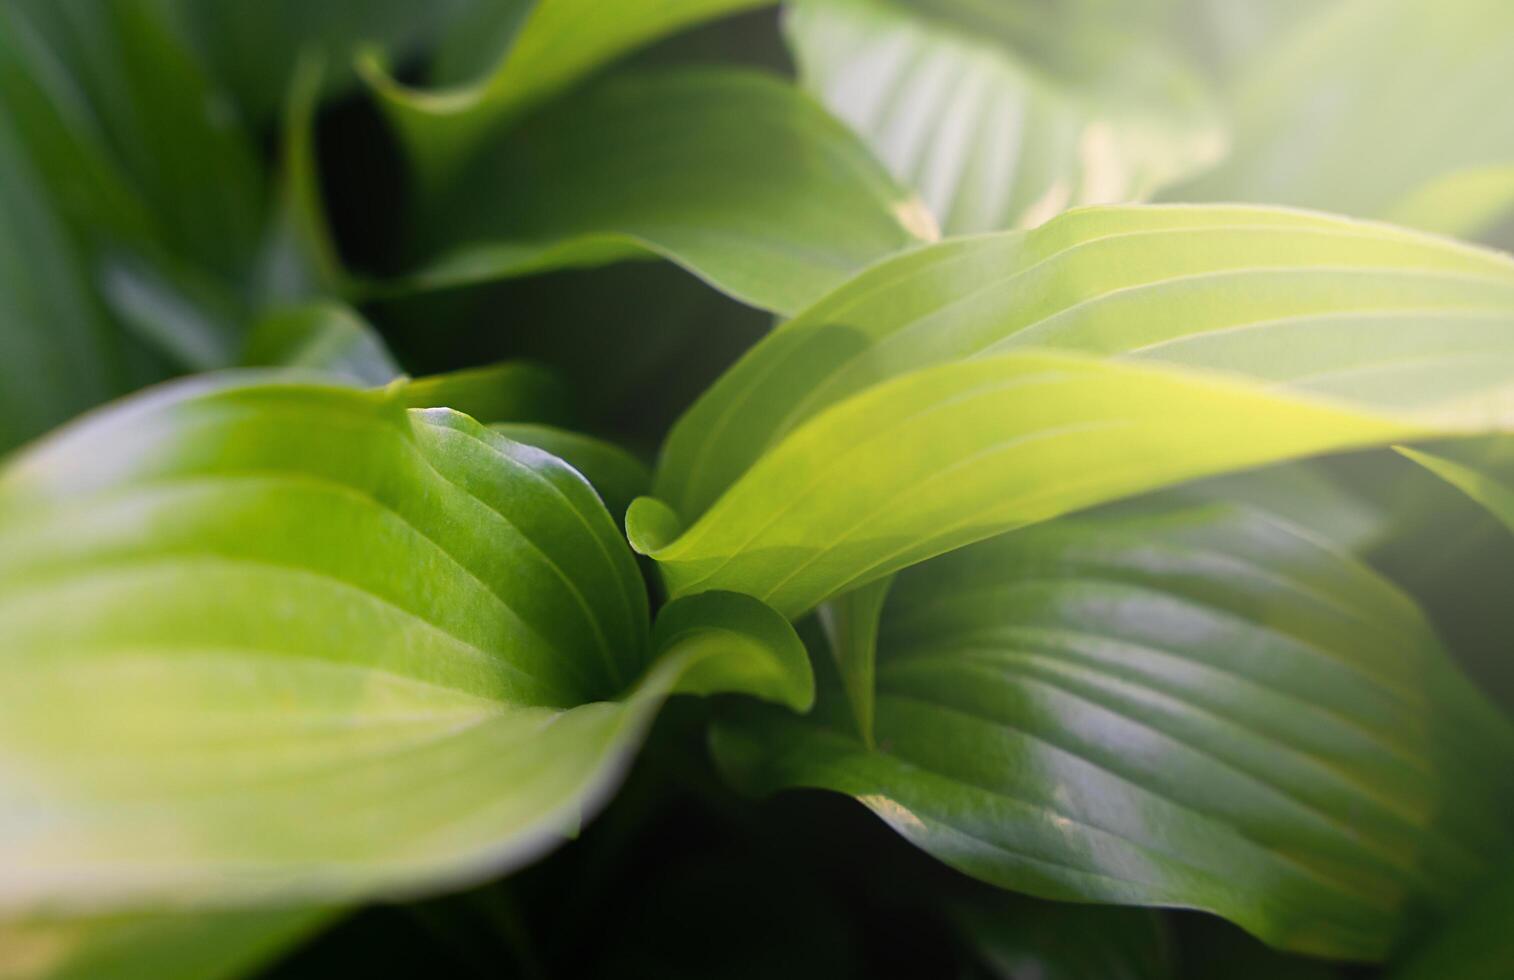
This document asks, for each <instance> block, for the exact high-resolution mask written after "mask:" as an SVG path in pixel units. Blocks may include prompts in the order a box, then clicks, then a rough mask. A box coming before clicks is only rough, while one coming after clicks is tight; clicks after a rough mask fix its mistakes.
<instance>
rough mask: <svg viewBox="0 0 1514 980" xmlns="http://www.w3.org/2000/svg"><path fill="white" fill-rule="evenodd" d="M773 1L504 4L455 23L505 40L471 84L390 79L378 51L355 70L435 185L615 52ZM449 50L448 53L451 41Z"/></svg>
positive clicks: (539, 0)
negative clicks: (414, 85)
mask: <svg viewBox="0 0 1514 980" xmlns="http://www.w3.org/2000/svg"><path fill="white" fill-rule="evenodd" d="M771 2H772V0H614V2H605V0H535V2H534V3H532V4H531V7H530V11H529V13H526V14H524V16H522V15H521V14H520V13H519V11H520V4H518V3H512V4H509V5H503V4H501V5H497V6H498V8H499V9H498V11H497V12H493V11H491V12H487V13H485V14H484V16H485V17H486V18H487V19H488V23H487V24H485V25H482V28H483V29H480V26H481V25H479V24H478V23H477V21H476V18H473V19H469V18H465V19H464V20H463V22H462V24H461V26H462V27H463V28H464V29H467V30H472V31H476V32H477V34H476V36H477V37H478V38H480V39H481V40H485V41H491V42H503V43H504V47H503V48H502V50H501V51H500V52H499V53H498V54H497V55H496V56H495V57H496V61H495V64H494V66H493V68H492V69H491V70H490V71H489V73H488V74H487V75H486V76H485V77H483V78H482V79H479V80H478V81H476V82H472V83H470V84H465V85H458V86H455V87H452V88H446V89H440V90H435V91H421V90H414V89H409V88H406V87H405V86H403V85H401V84H400V83H398V82H396V81H395V80H394V79H393V78H391V77H390V76H389V75H388V74H387V72H386V71H385V70H384V68H383V66H382V63H381V59H380V58H379V57H378V56H377V55H376V54H373V53H370V54H369V55H367V56H365V58H364V59H363V62H362V64H361V66H360V67H361V68H362V70H363V72H364V74H365V76H366V77H367V80H368V82H369V84H370V85H372V86H373V88H374V90H375V92H376V94H377V95H378V97H379V100H380V103H381V104H382V105H383V107H384V109H385V111H386V112H387V113H388V114H389V117H390V119H391V120H392V121H393V122H394V124H395V126H396V128H397V129H398V131H399V135H400V139H401V142H402V143H404V145H405V146H406V148H407V149H408V150H409V151H410V153H411V159H412V161H413V162H414V164H415V166H416V168H417V169H418V171H419V172H420V175H421V178H422V181H423V182H424V183H425V184H426V185H427V186H428V187H431V188H435V187H437V186H439V185H440V184H442V183H443V182H444V181H445V180H447V179H449V178H450V177H452V176H455V174H456V171H457V169H458V168H459V167H460V166H461V165H462V164H463V163H464V162H465V161H466V160H467V159H468V158H469V156H470V154H471V153H472V151H474V150H475V149H477V148H478V146H479V144H480V143H481V142H483V141H484V140H485V139H486V138H487V137H488V136H489V135H490V134H491V133H494V132H498V131H499V130H501V129H503V128H505V127H507V126H509V125H510V124H511V123H513V122H515V121H517V120H519V119H520V117H521V116H522V115H524V113H525V112H526V111H527V110H529V109H531V108H533V107H534V106H536V105H538V104H539V103H541V102H542V101H544V100H546V99H548V98H550V97H551V96H553V95H556V94H558V93H559V92H561V91H562V90H564V89H565V88H567V87H568V86H570V85H572V84H573V83H574V82H577V81H579V80H581V79H582V78H584V77H585V76H586V75H588V74H590V73H591V72H593V71H594V70H596V69H598V68H600V67H602V66H603V65H605V64H607V63H608V62H610V61H613V60H614V59H615V58H617V57H619V56H620V55H623V54H625V53H627V52H628V51H630V50H632V49H634V48H636V47H639V46H641V45H643V44H646V43H647V42H649V41H653V40H656V39H657V38H659V37H662V36H664V35H667V34H671V33H673V32H675V31H678V30H679V29H681V28H685V27H689V26H692V25H694V24H696V23H699V22H700V21H704V20H709V19H712V18H715V17H720V16H723V15H726V14H730V13H735V12H736V11H739V10H747V9H751V8H753V7H760V6H764V5H766V4H767V3H771ZM451 47H452V49H453V50H454V51H455V42H454V46H451ZM483 57H484V56H483V55H481V54H478V53H473V54H470V55H468V56H466V57H465V58H464V59H463V60H465V61H466V62H467V63H469V64H475V65H476V64H478V63H480V62H481V61H482V58H483ZM452 70H453V71H456V70H457V69H456V68H455V67H454V68H453V69H452ZM454 80H455V79H454Z"/></svg>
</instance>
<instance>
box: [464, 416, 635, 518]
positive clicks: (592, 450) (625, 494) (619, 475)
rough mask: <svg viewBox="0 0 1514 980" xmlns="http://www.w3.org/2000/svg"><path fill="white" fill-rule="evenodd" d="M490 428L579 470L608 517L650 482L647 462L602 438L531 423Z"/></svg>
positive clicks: (617, 515) (621, 513)
mask: <svg viewBox="0 0 1514 980" xmlns="http://www.w3.org/2000/svg"><path fill="white" fill-rule="evenodd" d="M489 428H491V429H493V430H494V431H495V432H498V433H499V434H500V435H502V436H505V437H506V438H508V439H513V440H514V441H516V442H520V443H524V444H525V445H527V446H535V447H536V448H537V449H544V450H546V451H547V452H549V453H551V454H552V455H553V456H556V457H557V458H558V459H560V460H562V461H563V462H565V463H567V464H568V465H569V466H572V467H573V468H574V469H576V470H578V472H580V473H582V474H583V475H584V478H585V479H587V480H588V481H589V483H590V484H591V485H593V487H594V489H595V490H596V491H598V492H599V496H600V499H601V500H603V501H604V502H605V507H606V508H607V509H608V510H609V511H610V516H612V517H615V518H617V519H619V518H621V517H624V516H625V513H626V509H627V508H628V507H630V506H631V501H633V500H635V499H636V498H637V497H638V496H640V495H641V494H644V493H646V492H647V490H648V488H650V487H651V485H652V473H651V471H650V470H649V469H647V467H646V464H644V463H643V462H642V461H641V460H639V459H637V458H636V457H635V456H633V455H631V454H630V453H629V452H627V451H625V450H624V449H621V448H620V447H619V446H616V445H614V444H612V443H608V442H605V441H603V440H601V439H595V438H593V437H591V436H585V435H581V434H579V433H577V432H569V431H568V430H566V429H558V428H554V427H552V426H549V425H537V424H535V423H530V422H504V423H497V424H494V425H491V426H489Z"/></svg>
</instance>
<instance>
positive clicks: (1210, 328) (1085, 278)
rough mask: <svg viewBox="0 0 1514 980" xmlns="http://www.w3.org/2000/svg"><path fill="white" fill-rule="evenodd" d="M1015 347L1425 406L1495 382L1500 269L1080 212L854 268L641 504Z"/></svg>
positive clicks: (1433, 252) (702, 484) (746, 365)
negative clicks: (852, 402)
mask: <svg viewBox="0 0 1514 980" xmlns="http://www.w3.org/2000/svg"><path fill="white" fill-rule="evenodd" d="M1029 347H1054V348H1059V349H1066V350H1073V351H1079V352H1085V353H1089V354H1097V355H1103V356H1120V357H1136V358H1141V359H1147V360H1161V361H1168V362H1174V363H1180V364H1185V365H1191V366H1194V367H1202V368H1214V369H1219V370H1223V371H1228V372H1236V373H1239V374H1243V375H1248V376H1250V377H1253V378H1257V379H1259V380H1262V381H1265V382H1267V383H1269V384H1272V385H1283V386H1287V387H1289V388H1291V389H1295V390H1307V391H1313V392H1318V393H1321V394H1328V395H1332V396H1344V397H1349V398H1352V399H1358V400H1361V401H1362V402H1364V403H1365V404H1370V405H1374V406H1381V407H1391V408H1413V407H1416V406H1420V405H1433V404H1435V403H1437V402H1439V401H1445V400H1454V399H1456V398H1458V397H1460V396H1462V395H1463V394H1469V395H1470V394H1471V393H1472V392H1474V391H1476V390H1478V389H1480V388H1484V387H1496V386H1497V385H1499V384H1502V383H1504V382H1505V381H1506V380H1507V378H1508V377H1510V376H1511V373H1514V260H1510V258H1509V257H1507V256H1504V255H1500V254H1498V253H1494V252H1487V251H1481V250H1477V249H1473V248H1469V247H1467V246H1463V245H1459V244H1456V243H1453V242H1449V241H1446V240H1443V239H1438V238H1432V237H1429V236H1423V235H1417V234H1413V233H1409V232H1404V231H1400V230H1398V229H1394V228H1390V227H1387V226H1383V225H1376V224H1363V223H1357V222H1350V221H1345V220H1343V219H1338V218H1331V217H1328V216H1324V215H1316V214H1309V213H1304V212H1295V211H1284V210H1277V209H1263V208H1228V207H1193V206H1176V207H1173V206H1169V207H1127V208H1090V209H1085V210H1081V211H1076V212H1072V213H1069V214H1067V215H1064V216H1062V217H1060V218H1058V219H1056V220H1055V221H1052V222H1050V223H1049V224H1047V225H1045V226H1043V227H1041V228H1038V229H1036V230H1034V231H1031V232H1028V233H1006V234H999V235H990V236H982V237H977V238H968V239H962V240H958V241H948V242H943V243H941V244H939V245H936V246H932V247H930V248H926V249H921V250H918V251H916V252H913V253H911V254H908V255H905V256H902V257H900V258H897V259H894V260H892V261H889V262H886V263H882V264H880V265H879V266H877V267H875V268H873V269H870V270H868V271H867V272H865V273H863V274H862V275H861V276H858V277H857V278H856V279H855V280H853V281H851V282H849V283H848V284H847V285H845V286H843V287H842V288H840V289H838V290H837V291H836V292H834V293H832V294H831V295H829V296H827V297H826V298H825V299H824V300H822V301H821V302H819V303H817V304H815V305H814V306H813V307H811V308H810V309H808V310H806V311H805V312H804V313H802V314H801V315H799V316H798V317H796V318H794V319H793V320H791V321H789V322H788V323H786V324H784V325H783V326H781V327H780V328H779V329H778V330H776V331H774V333H773V334H772V335H770V336H769V337H768V338H766V339H765V340H764V341H763V342H762V343H760V344H758V345H757V346H756V347H755V348H753V349H752V350H751V351H750V352H749V353H748V354H747V355H746V356H745V357H744V358H743V359H742V360H741V361H740V362H739V363H738V364H736V365H735V366H734V367H733V368H732V369H731V370H730V371H728V372H727V373H726V375H725V376H724V377H723V378H721V379H720V381H719V382H717V383H716V384H715V385H714V386H713V387H712V388H711V389H710V390H709V391H708V392H707V393H706V394H705V396H704V397H703V398H701V399H700V401H699V402H698V403H697V404H696V405H695V406H694V407H693V408H692V409H691V410H690V411H689V412H688V413H687V414H686V415H685V416H684V417H683V418H682V419H681V420H680V421H679V423H678V425H677V426H676V427H675V428H674V430H673V432H672V433H671V434H670V436H669V438H668V441H667V443H666V445H665V446H664V450H663V455H662V459H661V462H660V464H659V467H658V473H657V484H656V487H657V490H656V493H657V496H659V497H660V498H662V499H663V500H665V501H667V502H668V503H669V504H670V505H672V506H673V507H674V509H675V510H676V511H678V513H679V514H680V515H681V516H682V517H683V518H684V519H685V520H693V519H694V518H696V517H697V516H699V515H700V514H701V513H702V512H703V511H704V510H705V509H706V508H707V507H709V506H710V504H711V503H712V502H713V501H714V500H715V498H716V497H718V496H719V495H720V493H721V492H722V491H723V490H725V488H726V487H728V486H729V485H730V484H731V483H732V482H733V481H734V480H735V478H736V477H737V476H739V475H740V474H741V473H742V472H743V471H744V470H746V469H747V468H748V467H749V466H751V465H752V464H753V462H755V461H756V460H757V459H758V457H760V456H761V455H762V454H763V453H764V452H765V451H768V450H770V449H771V448H772V447H773V446H775V445H776V444H777V443H778V442H779V441H780V440H781V439H782V438H783V437H784V436H785V435H787V434H789V433H792V432H793V431H795V430H796V429H797V428H798V427H799V426H800V425H801V424H802V423H804V422H805V420H807V419H810V418H813V417H814V416H815V415H816V414H817V413H819V412H820V411H822V410H823V409H825V408H826V407H827V406H830V405H834V404H836V403H837V402H839V401H841V400H842V399H844V398H846V397H848V396H850V395H854V394H857V393H858V392H861V391H863V390H865V389H866V388H867V387H869V386H871V385H876V384H877V383H878V382H880V381H882V380H884V379H887V378H892V377H895V376H897V375H900V374H902V373H904V372H908V371H915V370H918V369H920V368H922V367H925V366H928V365H931V364H938V363H943V362H953V361H961V360H963V359H970V358H974V357H982V356H988V355H993V354H998V353H1003V352H1006V351H1010V350H1015V349H1020V348H1029Z"/></svg>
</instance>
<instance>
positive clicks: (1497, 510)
mask: <svg viewBox="0 0 1514 980" xmlns="http://www.w3.org/2000/svg"><path fill="white" fill-rule="evenodd" d="M1398 451H1399V452H1400V453H1402V454H1403V455H1405V456H1407V457H1408V458H1409V459H1412V460H1414V462H1416V463H1418V464H1420V465H1421V466H1423V467H1424V468H1425V469H1427V470H1429V471H1430V472H1431V473H1434V474H1435V475H1436V476H1438V477H1440V478H1441V479H1443V480H1445V481H1446V482H1447V483H1449V484H1451V486H1453V487H1455V488H1456V489H1458V490H1460V491H1461V492H1462V493H1464V494H1466V495H1467V496H1468V497H1471V498H1472V499H1473V500H1475V501H1477V502H1478V503H1479V504H1482V505H1483V506H1484V507H1486V508H1487V509H1488V512H1489V513H1490V514H1492V515H1493V516H1494V517H1496V518H1498V520H1499V521H1500V522H1502V523H1503V525H1504V526H1505V527H1507V528H1508V529H1509V530H1510V531H1514V489H1510V488H1509V487H1508V486H1507V485H1505V484H1504V483H1503V482H1502V481H1500V480H1499V479H1497V478H1496V477H1494V476H1493V475H1491V474H1489V473H1485V472H1483V471H1482V470H1479V469H1477V468H1475V467H1472V466H1468V465H1466V464H1465V463H1460V462H1457V461H1456V460H1454V459H1447V458H1446V457H1444V456H1439V455H1436V454H1434V453H1427V452H1423V451H1420V450H1415V449H1410V448H1408V447H1406V446H1400V447H1398Z"/></svg>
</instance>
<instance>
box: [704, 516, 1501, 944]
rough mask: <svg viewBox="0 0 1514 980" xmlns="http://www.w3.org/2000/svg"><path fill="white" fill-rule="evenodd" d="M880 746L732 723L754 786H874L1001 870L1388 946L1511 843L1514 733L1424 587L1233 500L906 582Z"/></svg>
mask: <svg viewBox="0 0 1514 980" xmlns="http://www.w3.org/2000/svg"><path fill="white" fill-rule="evenodd" d="M876 732H877V743H878V748H877V749H876V750H873V751H869V750H867V749H866V748H865V747H864V746H863V744H862V743H861V742H860V741H859V740H857V739H856V738H855V737H853V736H851V735H849V734H847V733H846V732H844V731H842V730H839V729H835V728H827V727H824V726H821V725H817V724H816V723H814V722H807V721H801V720H797V719H791V718H788V717H780V716H779V715H777V714H775V713H771V712H764V711H744V712H742V713H741V717H740V720H738V721H734V722H728V723H725V724H722V726H721V727H720V728H718V729H717V732H716V736H717V737H716V743H715V744H716V749H717V753H718V755H719V757H720V758H721V760H722V762H723V764H724V765H725V766H726V767H727V768H728V769H729V770H730V771H731V772H732V773H733V774H735V775H736V776H737V778H738V781H739V782H741V783H742V784H743V785H745V786H747V787H748V788H752V789H758V790H772V789H776V788H781V787H784V786H800V785H802V786H817V787H823V788H830V789H833V790H837V791H840V792H845V793H849V794H851V795H854V796H857V797H858V798H859V799H861V800H862V802H864V803H865V804H867V805H868V806H869V807H870V808H871V809H873V810H874V811H875V812H876V813H877V814H878V815H879V816H880V817H882V818H883V819H884V820H885V821H887V822H888V823H889V824H890V825H891V826H893V827H894V829H896V830H897V831H899V832H900V833H901V834H903V835H904V836H905V837H906V838H907V839H909V840H911V841H913V842H915V843H916V844H918V845H919V846H921V847H923V848H925V849H926V850H928V851H930V852H931V853H932V854H934V855H936V856H937V857H939V858H941V859H942V860H944V861H946V862H947V863H949V864H951V865H953V866H955V867H957V868H959V869H961V870H963V871H966V872H968V873H970V874H972V875H974V876H976V877H979V878H982V879H984V880H987V881H989V882H992V883H994V884H997V885H999V886H1001V887H1006V888H1013V889H1015V890H1018V891H1026V892H1030V893H1032V894H1036V895H1041V896H1045V897H1051V898H1072V899H1078V900H1081V901H1102V902H1117V903H1138V904H1157V905H1179V906H1186V907H1193V908H1199V909H1204V910H1208V911H1212V912H1215V913H1217V914H1220V915H1223V916H1225V917H1227V918H1230V919H1232V920H1234V921H1236V922H1238V923H1239V924H1241V925H1242V926H1244V927H1245V928H1246V929H1248V930H1250V931H1252V932H1254V933H1256V934H1257V935H1259V936H1261V937H1262V938H1263V939H1265V940H1266V941H1267V942H1269V943H1273V944H1276V945H1279V946H1283V947H1285V948H1288V949H1293V950H1297V951H1303V952H1312V953H1316V954H1321V955H1330V956H1338V957H1350V958H1367V959H1376V958H1381V957H1382V956H1383V955H1385V954H1386V953H1387V952H1388V950H1389V949H1390V948H1392V946H1393V945H1394V943H1395V942H1396V941H1398V940H1399V939H1401V938H1402V937H1403V936H1404V935H1405V934H1406V933H1407V932H1409V931H1411V930H1412V929H1413V928H1415V926H1416V925H1417V919H1416V916H1417V914H1418V913H1419V912H1420V911H1421V910H1422V909H1423V908H1424V907H1425V906H1427V905H1428V906H1431V907H1438V908H1442V909H1443V908H1447V907H1449V906H1450V905H1451V904H1452V903H1454V901H1455V900H1456V899H1457V898H1458V897H1459V895H1460V893H1461V892H1462V890H1463V889H1464V888H1465V887H1466V886H1467V885H1468V884H1470V883H1471V882H1472V881H1474V880H1475V879H1476V878H1477V877H1478V876H1479V875H1480V874H1481V873H1482V872H1483V869H1484V866H1485V863H1486V862H1487V861H1488V860H1489V859H1490V857H1492V856H1493V855H1495V854H1497V853H1498V852H1499V849H1500V848H1502V847H1506V846H1507V845H1508V843H1509V839H1510V831H1509V828H1508V824H1507V819H1506V813H1505V812H1501V810H1500V808H1501V807H1507V806H1508V805H1509V804H1510V802H1511V801H1514V796H1511V794H1514V784H1511V780H1510V777H1509V774H1510V773H1511V772H1514V769H1511V767H1510V761H1511V754H1514V732H1511V731H1510V729H1509V727H1508V726H1507V724H1506V723H1505V722H1504V721H1503V720H1502V719H1500V718H1499V717H1498V716H1497V715H1496V714H1495V713H1494V712H1493V711H1492V709H1491V708H1490V707H1489V706H1488V705H1487V703H1486V702H1485V701H1483V700H1482V699H1481V697H1480V696H1479V695H1478V694H1477V693H1476V692H1475V691H1474V690H1473V689H1472V688H1471V687H1470V686H1469V685H1467V684H1466V682H1465V681H1464V679H1462V678H1461V677H1460V676H1459V675H1457V674H1456V673H1455V672H1454V670H1453V669H1452V668H1451V667H1450V665H1449V662H1448V661H1447V660H1446V659H1445V657H1444V656H1443V654H1442V652H1441V650H1440V648H1439V647H1438V645H1437V643H1436V641H1435V639H1434V636H1433V635H1432V633H1431V631H1430V630H1429V628H1428V626H1427V625H1426V624H1425V622H1424V621H1423V619H1422V617H1421V616H1420V613H1419V611H1418V610H1417V608H1416V607H1415V605H1414V604H1413V602H1412V601H1411V600H1409V599H1408V598H1407V597H1405V596H1404V595H1402V594H1401V593H1399V592H1397V591H1396V590H1395V589H1394V588H1393V587H1392V586H1390V585H1389V584H1387V582H1386V581H1384V580H1383V579H1381V578H1379V577H1377V576H1376V575H1375V574H1374V573H1373V572H1371V571H1370V570H1368V569H1367V568H1366V567H1365V566H1363V565H1360V564H1358V563H1356V562H1355V561H1353V560H1351V559H1349V558H1347V557H1345V556H1344V555H1342V554H1339V553H1336V552H1333V551H1331V550H1329V549H1328V548H1325V547H1322V546H1321V545H1319V544H1317V543H1316V542H1314V541H1313V540H1311V539H1310V538H1309V537H1307V536H1303V535H1300V534H1298V533H1297V532H1295V531H1294V530H1293V529H1291V528H1289V527H1287V526H1286V525H1283V524H1280V523H1278V522H1276V521H1274V520H1272V519H1270V518H1266V517H1263V516H1260V515H1256V514H1254V513H1251V512H1247V511H1245V510H1236V509H1230V508H1223V507H1217V508H1216V507H1211V508H1203V509H1199V510H1194V511H1185V512H1176V513H1171V514H1167V515H1164V516H1158V517H1151V516H1142V517H1136V518H1115V519H1111V518H1104V519H1084V520H1081V521H1080V520H1063V521H1058V522H1055V523H1052V524H1047V525H1043V526H1041V527H1038V528H1032V529H1027V530H1025V531H1021V532H1019V533H1016V534H1012V535H1007V536H1004V537H1000V538H998V539H996V540H994V541H991V542H987V543H985V544H981V545H978V546H975V547H973V548H970V549H966V550H963V551H960V552H958V553H956V554H954V555H951V556H949V557H947V558H943V559H941V560H939V561H937V562H932V563H930V564H928V565H924V566H921V567H919V568H917V569H914V570H911V571H910V572H907V573H905V574H903V575H901V576H900V578H899V579H898V581H897V582H896V583H895V586H894V590H893V592H892V593H891V594H890V602H889V605H888V607H887V610H886V612H885V616H884V622H883V627H882V630H881V641H880V657H879V665H878V702H877V722H876Z"/></svg>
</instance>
